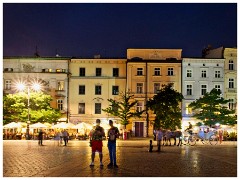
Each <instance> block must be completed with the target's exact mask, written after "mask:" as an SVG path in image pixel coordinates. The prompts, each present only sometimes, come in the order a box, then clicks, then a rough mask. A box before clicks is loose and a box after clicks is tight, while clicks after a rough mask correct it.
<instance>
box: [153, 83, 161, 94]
mask: <svg viewBox="0 0 240 180" xmlns="http://www.w3.org/2000/svg"><path fill="white" fill-rule="evenodd" d="M158 90H160V83H154V94H157V93H158Z"/></svg>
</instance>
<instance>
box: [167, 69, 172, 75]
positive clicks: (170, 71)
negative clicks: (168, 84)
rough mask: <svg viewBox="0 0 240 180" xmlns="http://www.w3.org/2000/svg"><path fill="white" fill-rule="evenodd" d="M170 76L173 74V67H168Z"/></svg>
mask: <svg viewBox="0 0 240 180" xmlns="http://www.w3.org/2000/svg"><path fill="white" fill-rule="evenodd" d="M168 76H173V68H168Z"/></svg>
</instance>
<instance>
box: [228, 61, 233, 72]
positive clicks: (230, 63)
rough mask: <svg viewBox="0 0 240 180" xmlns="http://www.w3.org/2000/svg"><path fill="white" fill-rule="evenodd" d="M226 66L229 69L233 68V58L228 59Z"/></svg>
mask: <svg viewBox="0 0 240 180" xmlns="http://www.w3.org/2000/svg"><path fill="white" fill-rule="evenodd" d="M228 67H229V70H233V60H229V64H228Z"/></svg>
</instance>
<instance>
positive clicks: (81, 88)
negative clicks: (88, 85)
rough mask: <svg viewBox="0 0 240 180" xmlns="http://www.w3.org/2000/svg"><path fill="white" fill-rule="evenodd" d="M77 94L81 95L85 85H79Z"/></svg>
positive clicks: (83, 92)
mask: <svg viewBox="0 0 240 180" xmlns="http://www.w3.org/2000/svg"><path fill="white" fill-rule="evenodd" d="M78 94H79V95H80V94H81V95H82V94H85V85H79V91H78Z"/></svg>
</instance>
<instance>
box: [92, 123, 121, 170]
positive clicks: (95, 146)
mask: <svg viewBox="0 0 240 180" xmlns="http://www.w3.org/2000/svg"><path fill="white" fill-rule="evenodd" d="M100 123H101V121H100V119H97V120H96V126H95V127H94V128H93V129H92V130H91V132H90V134H89V137H90V146H91V147H92V155H91V159H92V162H91V164H90V166H94V159H95V153H96V152H98V153H99V159H100V166H103V162H102V159H103V154H102V146H103V142H102V140H103V137H105V132H104V129H103V128H102V127H101V126H100ZM109 126H110V129H109V130H108V132H107V139H108V151H109V158H110V163H109V164H108V165H107V167H108V168H111V167H114V168H118V165H117V162H116V139H117V138H118V137H119V130H118V128H117V127H115V126H113V121H112V120H109Z"/></svg>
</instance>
